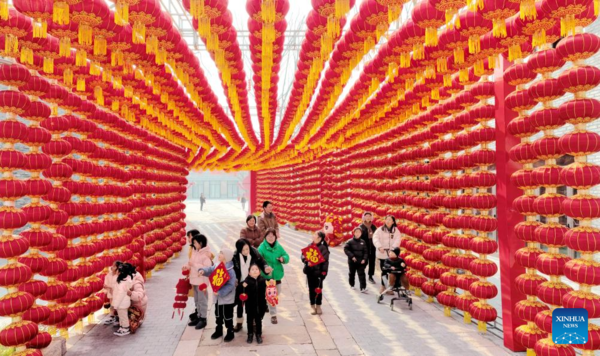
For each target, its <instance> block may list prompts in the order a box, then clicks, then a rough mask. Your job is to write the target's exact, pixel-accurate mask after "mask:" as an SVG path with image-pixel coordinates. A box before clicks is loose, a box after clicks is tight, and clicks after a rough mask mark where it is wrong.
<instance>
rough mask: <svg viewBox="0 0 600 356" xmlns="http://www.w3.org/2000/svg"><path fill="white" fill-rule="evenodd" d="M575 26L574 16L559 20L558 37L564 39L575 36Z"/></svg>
mask: <svg viewBox="0 0 600 356" xmlns="http://www.w3.org/2000/svg"><path fill="white" fill-rule="evenodd" d="M576 25H577V23H576V21H575V16H574V15H567V16H565V17H562V18H561V19H560V35H561V37H566V36H569V35H574V34H575V26H576Z"/></svg>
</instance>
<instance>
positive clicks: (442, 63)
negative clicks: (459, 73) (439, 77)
mask: <svg viewBox="0 0 600 356" xmlns="http://www.w3.org/2000/svg"><path fill="white" fill-rule="evenodd" d="M436 68H437V71H438V73H446V72H447V71H448V62H447V61H446V58H445V57H442V58H438V59H437V60H436Z"/></svg>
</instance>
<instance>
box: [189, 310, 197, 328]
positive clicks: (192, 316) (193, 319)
mask: <svg viewBox="0 0 600 356" xmlns="http://www.w3.org/2000/svg"><path fill="white" fill-rule="evenodd" d="M197 319H198V309H196V310H195V311H194V312H193V313H192V314H190V323H189V324H188V325H189V326H192V324H191V323H193V322H194V321H196V320H197ZM194 325H196V324H194Z"/></svg>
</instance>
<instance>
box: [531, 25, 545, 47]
mask: <svg viewBox="0 0 600 356" xmlns="http://www.w3.org/2000/svg"><path fill="white" fill-rule="evenodd" d="M545 44H546V30H544V29H541V30H539V31H536V32H535V33H534V34H533V36H532V38H531V45H532V46H533V47H538V46H542V45H545Z"/></svg>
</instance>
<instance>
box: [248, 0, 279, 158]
mask: <svg viewBox="0 0 600 356" xmlns="http://www.w3.org/2000/svg"><path fill="white" fill-rule="evenodd" d="M289 8H290V4H289V2H288V1H287V0H249V1H248V2H247V3H246V11H247V12H248V15H250V18H249V19H248V30H249V31H250V37H249V41H250V55H251V58H252V63H253V66H252V70H253V71H254V77H253V81H254V98H255V101H256V107H257V115H258V120H259V123H260V125H259V126H260V130H261V141H262V146H263V149H264V150H265V151H268V150H269V149H270V147H271V142H272V141H273V130H274V129H275V115H276V113H277V83H278V82H279V76H278V73H279V68H280V64H281V59H282V53H283V45H284V41H285V36H284V32H285V29H286V28H287V22H286V21H285V15H286V14H287V12H288V11H289Z"/></svg>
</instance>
